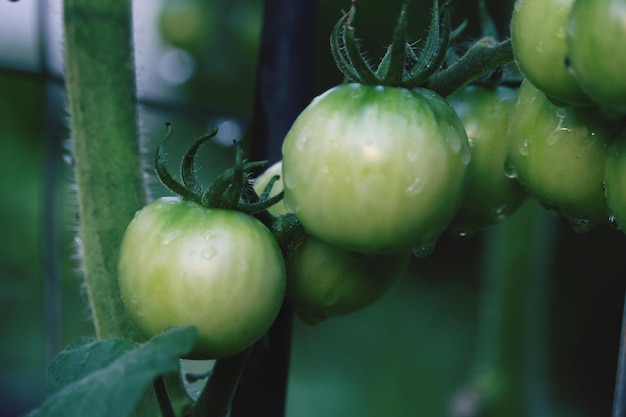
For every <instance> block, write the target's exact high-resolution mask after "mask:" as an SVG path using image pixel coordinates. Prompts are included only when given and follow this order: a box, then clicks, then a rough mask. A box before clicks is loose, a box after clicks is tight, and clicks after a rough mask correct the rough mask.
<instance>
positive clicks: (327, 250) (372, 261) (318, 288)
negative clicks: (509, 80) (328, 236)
mask: <svg viewBox="0 0 626 417" xmlns="http://www.w3.org/2000/svg"><path fill="white" fill-rule="evenodd" d="M409 258H410V255H409V253H408V252H406V253H394V254H390V255H365V254H355V253H351V252H347V251H343V250H340V249H337V248H334V247H332V246H330V245H327V244H326V243H324V242H322V241H320V240H319V239H315V238H313V237H311V238H309V239H307V240H306V241H305V242H304V243H303V244H302V246H301V247H300V248H299V249H298V252H296V254H295V255H294V256H293V258H292V259H290V260H289V261H288V262H287V300H288V301H289V302H290V303H291V304H292V305H293V306H294V310H295V311H296V313H297V314H298V316H299V317H300V318H301V319H302V321H304V322H305V323H309V324H316V323H319V322H320V321H322V320H324V319H326V318H328V317H333V316H338V315H343V314H348V313H352V312H355V311H358V310H361V309H363V308H365V307H367V306H369V305H371V304H372V303H374V302H375V301H377V300H378V299H380V298H381V297H382V296H383V295H385V294H386V293H387V292H388V291H389V290H390V289H391V288H392V287H393V285H394V284H395V283H397V282H398V280H399V279H400V278H401V277H402V275H403V274H404V272H405V270H406V267H407V265H408V262H409Z"/></svg>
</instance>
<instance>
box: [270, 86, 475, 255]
mask: <svg viewBox="0 0 626 417" xmlns="http://www.w3.org/2000/svg"><path fill="white" fill-rule="evenodd" d="M282 153H283V175H284V184H285V205H286V207H287V208H288V209H289V210H290V211H292V212H293V213H295V215H296V216H297V217H298V219H299V220H300V222H301V223H302V225H303V227H304V229H305V230H306V231H307V232H309V233H310V234H311V235H313V236H315V237H317V238H318V239H320V240H322V241H324V242H326V243H328V244H330V245H333V246H336V247H340V248H343V249H346V250H351V251H355V252H361V253H370V254H374V253H378V254H382V253H393V252H403V251H406V250H408V249H410V248H411V247H417V246H426V245H433V244H434V242H435V241H436V239H437V238H438V237H439V235H440V234H441V232H442V231H443V230H444V229H445V228H446V227H447V225H448V224H449V222H450V221H451V220H452V217H454V214H455V213H456V211H457V209H458V208H459V206H460V204H461V201H462V198H463V193H464V190H465V184H466V177H467V165H468V164H469V159H470V154H469V145H468V143H467V136H466V134H465V130H464V128H463V124H462V123H461V120H460V119H459V117H458V116H457V115H456V113H454V110H452V108H451V107H450V106H449V105H448V104H447V103H446V102H445V101H444V100H443V99H442V98H441V97H440V96H439V95H437V94H436V93H434V92H432V91H429V90H425V89H420V88H416V89H412V90H409V89H404V88H394V87H382V86H376V87H374V86H367V85H361V84H346V85H340V86H337V87H334V88H332V89H330V90H328V91H327V92H326V93H324V94H322V95H321V96H319V97H317V98H316V99H314V100H313V102H312V103H311V104H310V105H309V106H308V107H307V108H306V109H305V110H304V111H303V112H302V113H301V114H300V116H299V117H298V118H297V120H296V121H295V123H294V124H293V126H292V127H291V129H290V131H289V132H288V134H287V136H286V138H285V141H284V143H283V148H282Z"/></svg>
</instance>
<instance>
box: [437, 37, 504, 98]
mask: <svg viewBox="0 0 626 417" xmlns="http://www.w3.org/2000/svg"><path fill="white" fill-rule="evenodd" d="M512 62H513V50H512V48H511V41H510V40H509V39H507V40H505V41H502V42H499V43H498V42H496V41H495V40H494V39H492V38H483V39H481V40H479V41H478V42H476V43H475V44H474V45H472V47H471V48H470V49H469V50H468V51H467V52H466V53H465V55H463V56H462V57H461V58H460V59H459V60H458V61H457V62H455V63H454V64H452V65H450V66H449V67H448V68H445V69H443V70H441V71H439V72H437V73H436V74H434V75H433V76H432V77H431V78H430V79H429V80H428V82H427V84H426V87H427V88H429V89H431V90H433V91H436V92H437V93H439V94H440V95H441V96H443V97H446V96H448V95H450V94H452V93H454V92H455V91H457V90H459V89H461V88H463V87H464V86H465V85H467V84H469V83H470V82H472V81H474V80H476V79H478V78H480V77H483V76H485V75H487V74H489V73H490V72H492V71H495V70H498V69H501V68H502V67H504V66H506V65H508V64H510V63H512Z"/></svg>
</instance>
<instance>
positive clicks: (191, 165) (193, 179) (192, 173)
mask: <svg viewBox="0 0 626 417" xmlns="http://www.w3.org/2000/svg"><path fill="white" fill-rule="evenodd" d="M215 135H217V128H215V129H213V130H212V131H211V132H210V133H207V134H204V135H202V136H200V137H199V138H198V139H196V141H195V142H194V143H193V144H192V145H191V146H190V147H189V150H187V153H185V156H184V157H183V161H182V162H181V164H180V177H181V179H182V180H183V185H184V186H185V187H187V188H188V189H189V190H190V191H191V192H192V193H194V194H196V195H199V194H200V193H202V185H201V184H200V182H199V181H198V177H197V175H196V170H195V160H196V153H197V152H198V149H200V146H201V145H202V144H203V143H204V142H206V141H207V140H209V139H211V138H213V137H215Z"/></svg>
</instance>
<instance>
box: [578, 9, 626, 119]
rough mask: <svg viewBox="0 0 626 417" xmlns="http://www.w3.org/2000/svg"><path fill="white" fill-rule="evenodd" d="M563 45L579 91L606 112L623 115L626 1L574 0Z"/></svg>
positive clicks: (625, 104) (625, 105)
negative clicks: (565, 45)
mask: <svg viewBox="0 0 626 417" xmlns="http://www.w3.org/2000/svg"><path fill="white" fill-rule="evenodd" d="M567 45H568V47H569V60H570V65H571V69H572V71H573V73H574V76H575V77H576V79H577V80H578V82H579V83H580V85H581V87H582V88H583V90H585V92H586V93H587V94H588V95H589V96H590V97H591V98H593V99H594V100H595V101H597V102H598V103H599V104H600V105H601V106H602V107H604V108H606V109H607V110H609V111H612V112H617V113H620V114H626V77H625V76H624V68H626V48H625V47H624V45H626V1H624V0H576V1H575V2H574V5H573V7H572V11H571V15H570V19H569V25H568V30H567Z"/></svg>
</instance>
